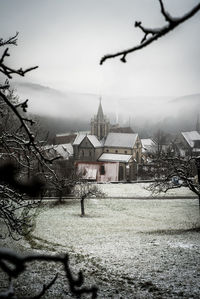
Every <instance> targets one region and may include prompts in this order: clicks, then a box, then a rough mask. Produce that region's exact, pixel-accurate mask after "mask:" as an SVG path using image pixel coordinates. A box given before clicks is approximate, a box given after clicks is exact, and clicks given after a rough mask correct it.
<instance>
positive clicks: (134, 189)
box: [97, 183, 195, 198]
mask: <svg viewBox="0 0 200 299" xmlns="http://www.w3.org/2000/svg"><path fill="white" fill-rule="evenodd" d="M149 185H150V183H131V184H129V183H128V184H124V183H117V184H113V183H112V184H111V183H108V184H98V185H97V186H98V188H99V189H100V190H101V191H103V192H104V194H105V197H107V198H111V197H113V198H152V197H154V198H174V197H176V198H182V197H188V198H189V197H195V194H194V193H193V192H192V191H190V190H189V189H188V188H186V187H181V188H177V189H171V190H168V191H167V193H164V192H161V193H158V194H152V192H151V191H149V190H148V187H149Z"/></svg>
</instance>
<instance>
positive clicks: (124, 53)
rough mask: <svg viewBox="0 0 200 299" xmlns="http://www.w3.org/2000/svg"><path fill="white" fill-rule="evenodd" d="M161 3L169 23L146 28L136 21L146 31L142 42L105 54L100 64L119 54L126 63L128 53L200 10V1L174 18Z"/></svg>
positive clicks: (166, 32) (153, 39)
mask: <svg viewBox="0 0 200 299" xmlns="http://www.w3.org/2000/svg"><path fill="white" fill-rule="evenodd" d="M159 3H160V6H161V13H162V15H163V16H164V18H165V20H166V22H167V23H168V24H167V25H165V26H163V27H162V28H158V29H157V28H154V29H149V28H145V27H144V26H142V23H141V22H135V27H139V28H140V29H141V30H142V31H143V32H144V37H143V39H142V41H141V43H140V44H139V45H136V46H134V47H132V48H129V49H126V50H122V51H119V52H116V53H113V54H107V55H105V56H103V57H102V58H101V60H100V64H103V63H104V62H105V61H106V60H107V59H110V58H115V57H118V56H121V59H120V60H121V61H122V62H124V63H126V56H127V54H130V53H133V52H135V51H137V50H141V49H143V48H145V47H147V46H148V45H150V44H151V43H153V42H154V41H156V40H157V39H159V38H161V37H163V36H164V35H166V34H168V33H169V32H170V31H172V30H173V29H174V28H176V27H177V26H179V25H180V24H182V23H183V22H185V21H187V20H188V19H190V18H191V17H192V16H194V15H195V14H196V13H197V12H198V11H199V10H200V3H199V4H197V5H196V6H195V7H193V8H192V9H191V10H190V11H189V12H188V13H186V14H185V15H183V16H182V17H179V18H174V17H172V16H171V15H170V14H169V13H168V12H167V11H166V10H165V8H164V5H163V2H162V0H159ZM149 34H151V35H152V36H150V37H149V38H147V37H148V36H149Z"/></svg>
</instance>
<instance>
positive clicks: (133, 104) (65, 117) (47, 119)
mask: <svg viewBox="0 0 200 299" xmlns="http://www.w3.org/2000/svg"><path fill="white" fill-rule="evenodd" d="M13 87H15V89H16V90H17V94H18V95H19V96H20V98H21V99H26V98H28V99H30V101H29V103H30V104H29V112H30V113H32V114H35V115H39V116H41V117H40V121H41V122H42V123H43V125H44V126H46V127H47V129H48V130H50V131H51V132H52V133H65V132H68V131H77V130H90V120H91V118H92V117H93V116H94V115H95V114H96V113H97V109H98V105H99V100H100V96H99V95H97V94H86V93H75V92H63V91H60V90H56V89H53V88H50V87H47V86H42V85H38V84H31V83H19V82H15V83H14V85H13ZM101 102H102V107H103V111H104V114H105V115H106V116H107V117H108V118H109V120H110V122H111V124H116V123H119V125H120V126H122V127H126V126H130V127H131V128H132V129H133V130H134V131H135V132H138V133H140V135H141V136H142V137H148V136H151V135H152V134H153V133H154V132H155V131H156V130H157V129H158V128H160V129H163V130H165V131H167V132H170V133H176V132H178V131H186V130H194V129H195V124H196V120H197V115H198V113H200V105H199V103H200V94H196V95H187V96H182V97H178V98H177V97H174V98H173V97H165V96H160V97H150V96H149V97H141V96H138V97H136V96H133V97H122V96H117V95H113V96H111V95H102V96H101ZM42 118H43V120H42Z"/></svg>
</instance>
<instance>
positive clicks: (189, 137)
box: [181, 131, 200, 147]
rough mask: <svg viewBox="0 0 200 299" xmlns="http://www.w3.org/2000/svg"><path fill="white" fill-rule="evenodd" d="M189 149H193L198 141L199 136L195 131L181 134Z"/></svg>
mask: <svg viewBox="0 0 200 299" xmlns="http://www.w3.org/2000/svg"><path fill="white" fill-rule="evenodd" d="M181 134H182V135H183V137H184V138H185V140H186V142H187V143H188V144H189V146H190V147H194V144H195V141H196V140H200V134H199V133H198V132H197V131H190V132H181Z"/></svg>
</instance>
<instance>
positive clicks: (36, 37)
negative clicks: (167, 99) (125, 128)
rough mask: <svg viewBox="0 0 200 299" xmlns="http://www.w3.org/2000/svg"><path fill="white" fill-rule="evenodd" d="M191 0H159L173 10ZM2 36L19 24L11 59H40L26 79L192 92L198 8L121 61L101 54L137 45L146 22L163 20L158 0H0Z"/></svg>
mask: <svg viewBox="0 0 200 299" xmlns="http://www.w3.org/2000/svg"><path fill="white" fill-rule="evenodd" d="M198 2H199V1H196V0H165V1H164V3H165V4H166V7H167V8H168V11H169V12H171V14H172V15H174V16H180V15H182V14H183V13H184V12H186V11H188V10H189V9H190V8H191V7H193V6H194V5H195V4H197V3H198ZM0 4H1V9H0V24H1V27H0V28H1V35H2V36H3V37H4V38H6V37H8V36H11V35H13V34H14V33H15V32H16V31H19V40H18V47H13V48H12V50H11V53H12V55H11V58H10V61H11V62H12V63H14V65H15V66H24V67H29V66H34V65H39V69H38V70H36V71H33V72H32V73H30V74H29V75H27V77H26V78H25V80H27V81H30V82H34V83H39V84H42V85H46V86H50V87H53V88H57V89H62V90H69V91H76V92H87V93H95V94H108V95H113V94H114V95H123V96H148V95H150V96H159V95H162V96H165V95H166V96H182V95H185V94H193V93H199V92H200V88H199V81H200V80H199V79H200V78H199V77H200V76H199V75H200V59H199V53H200V34H199V32H200V13H198V14H196V15H195V16H194V17H193V18H192V19H190V20H189V21H187V22H186V23H184V24H183V25H182V26H180V27H179V28H177V29H175V30H174V31H173V32H171V33H170V34H169V35H167V36H166V37H163V38H162V39H160V40H159V41H157V42H155V43H154V44H152V45H151V46H149V47H148V48H146V49H144V50H142V51H139V52H136V53H135V54H131V55H129V56H127V60H128V63H127V64H123V63H121V62H120V61H119V59H115V60H113V59H112V60H108V61H106V62H105V63H104V64H103V65H102V66H100V65H99V61H100V58H101V57H102V56H103V55H105V54H107V53H112V52H115V51H118V50H121V49H123V48H128V47H130V46H133V45H136V44H137V43H139V42H140V40H141V38H142V34H141V32H140V30H138V29H137V28H135V27H134V22H135V20H141V21H142V22H143V24H144V25H145V26H148V27H158V26H161V25H162V24H164V22H165V21H164V19H163V17H162V16H161V15H160V7H159V2H158V0H34V1H31V0H29V1H28V0H15V1H13V0H0Z"/></svg>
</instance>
